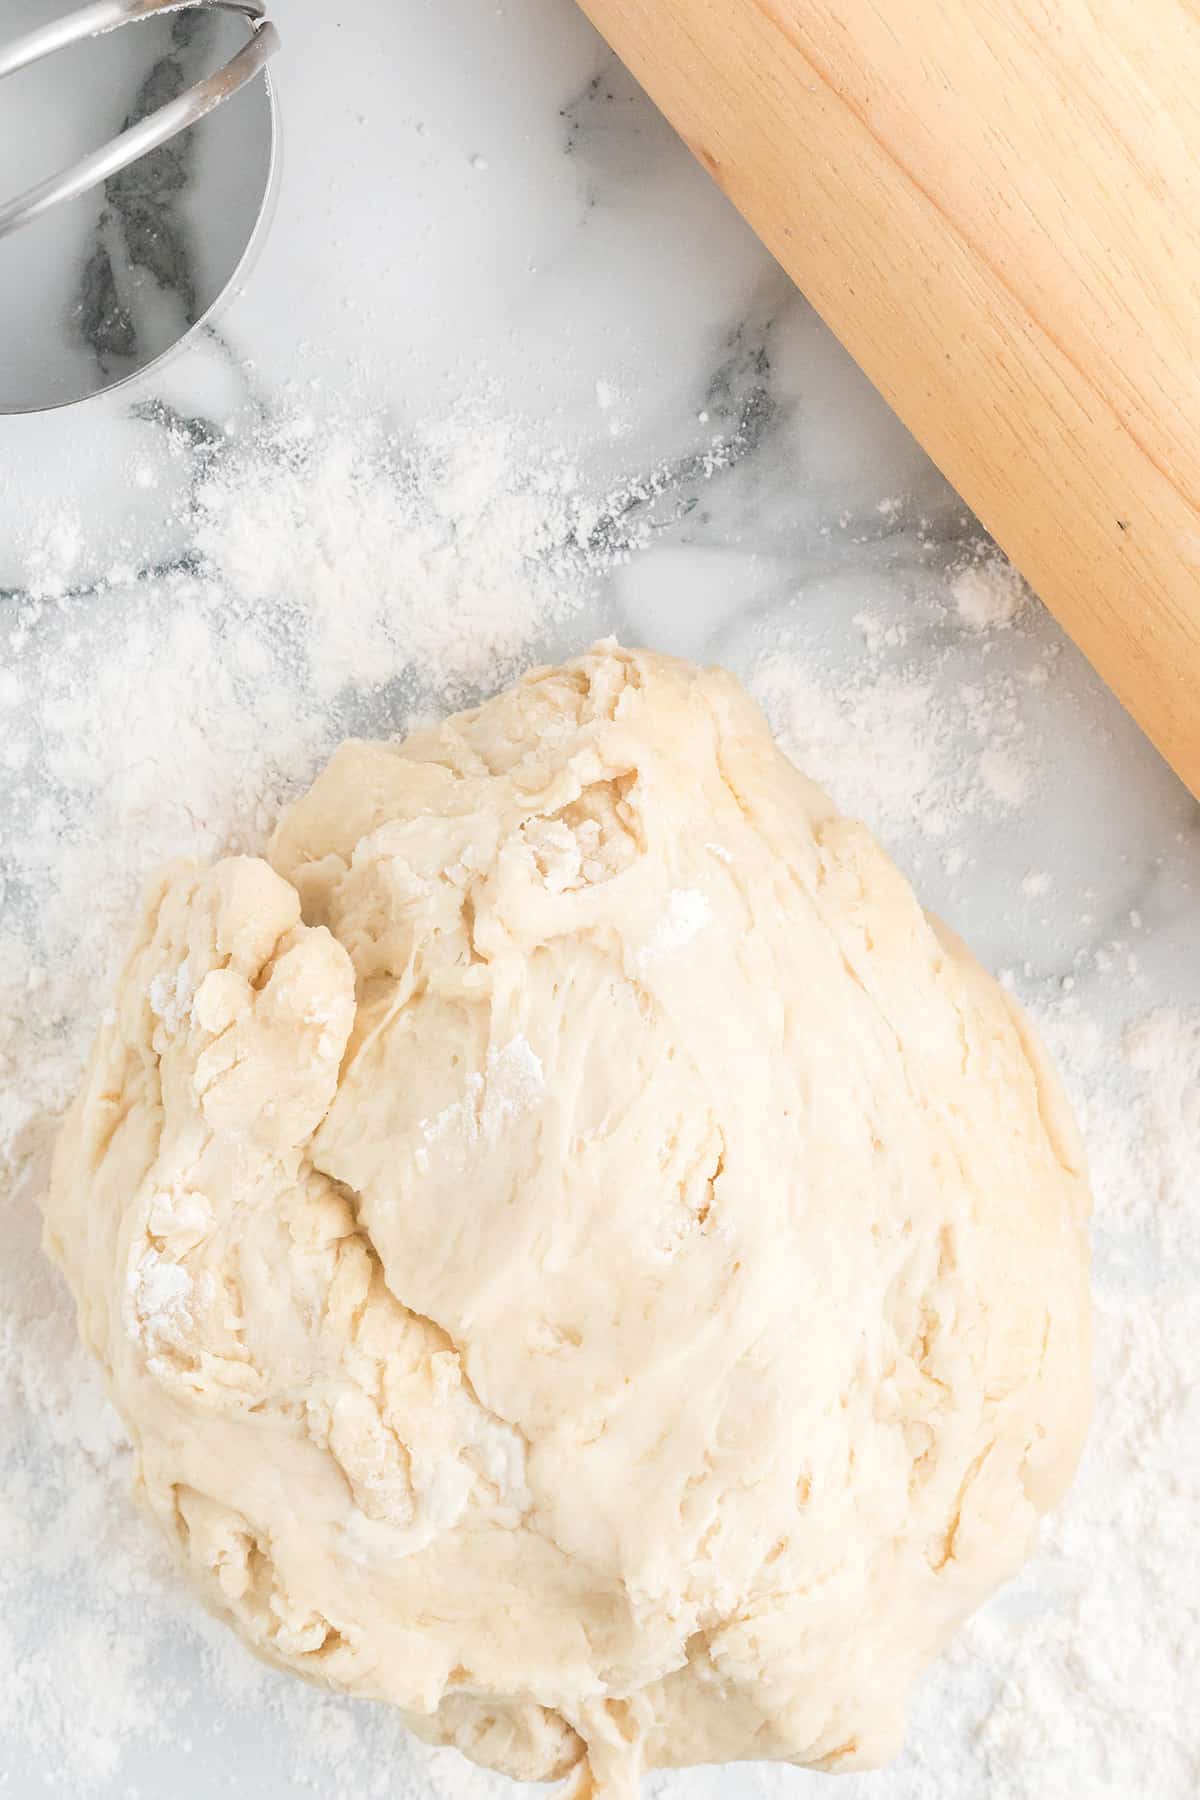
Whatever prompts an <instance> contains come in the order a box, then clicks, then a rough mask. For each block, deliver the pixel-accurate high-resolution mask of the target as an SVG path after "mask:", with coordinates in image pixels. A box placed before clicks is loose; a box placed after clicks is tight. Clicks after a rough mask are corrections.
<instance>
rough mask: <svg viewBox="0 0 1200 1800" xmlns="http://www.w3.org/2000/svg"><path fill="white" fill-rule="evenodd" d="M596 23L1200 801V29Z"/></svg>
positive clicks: (1080, 1)
mask: <svg viewBox="0 0 1200 1800" xmlns="http://www.w3.org/2000/svg"><path fill="white" fill-rule="evenodd" d="M582 3H583V7H584V11H585V12H586V13H588V15H589V16H590V17H591V18H592V19H593V21H594V22H595V24H596V25H597V26H598V27H599V28H600V30H601V31H602V32H603V33H604V34H605V36H606V37H607V38H608V39H609V41H610V42H611V44H612V45H613V47H614V49H615V50H616V51H617V53H618V54H619V55H620V56H621V58H622V59H623V60H624V61H625V62H626V63H627V64H628V66H629V68H630V69H631V70H632V72H633V74H634V75H635V76H636V77H637V79H638V80H639V81H640V82H641V83H642V84H643V86H644V87H645V88H646V90H647V91H648V93H649V94H650V95H651V96H652V98H653V99H654V100H655V101H656V102H657V103H658V105H659V106H660V107H661V108H662V110H663V111H664V112H665V113H666V115H667V117H668V118H669V119H670V120H671V121H672V122H673V123H674V125H675V126H676V127H677V129H678V130H679V131H680V132H681V133H682V135H683V137H684V138H685V140H686V141H687V142H688V144H689V145H690V146H691V148H692V150H693V151H694V152H695V154H696V155H697V156H698V157H699V159H700V161H701V162H702V163H703V164H704V166H705V167H706V168H707V169H708V170H709V171H710V173H711V174H712V175H713V176H714V178H715V179H716V180H717V181H718V182H719V183H720V185H721V186H722V187H723V188H724V190H725V192H726V193H727V194H728V195H729V196H730V198H731V199H732V200H733V202H734V203H735V205H736V206H737V207H738V208H739V210H740V211H741V212H742V213H743V214H744V215H745V217H746V218H747V220H748V221H749V222H750V224H751V225H752V226H753V227H754V229H755V230H756V231H757V232H758V234H759V236H760V237H761V238H762V239H763V241H764V242H765V243H766V244H767V245H768V247H769V248H770V249H771V250H772V251H773V252H774V254H775V255H776V256H777V257H778V259H779V261H780V262H781V263H782V264H783V266H784V267H785V268H786V269H787V270H788V272H789V273H790V274H791V275H792V277H793V278H794V279H795V281H796V282H797V283H798V285H799V286H800V288H801V289H802V290H803V292H804V293H805V294H806V295H807V296H808V297H809V299H810V300H811V301H812V302H813V304H814V305H815V306H816V308H817V310H818V311H819V312H820V313H821V315H822V317H823V318H824V319H825V320H826V322H827V323H828V324H829V325H830V326H831V328H832V329H833V330H834V331H835V332H836V333H837V335H838V336H839V337H840V338H841V340H842V342H843V343H844V344H845V345H846V346H847V348H848V349H849V350H850V352H851V354H852V355H853V356H854V357H855V359H856V360H857V361H858V362H859V363H860V364H861V366H862V368H863V369H864V370H865V371H866V373H867V374H868V375H869V376H870V378H871V380H872V381H873V382H874V383H875V384H876V386H877V387H878V388H879V389H880V390H881V391H882V393H883V394H884V395H885V396H886V398H887V399H888V401H889V402H890V403H891V405H892V406H893V407H894V408H895V410H896V412H897V413H899V415H900V417H901V418H902V419H903V420H904V421H905V423H906V424H907V425H908V427H909V428H910V430H911V431H912V432H913V433H914V434H915V436H916V437H917V438H918V439H919V440H920V442H921V443H922V444H923V445H924V446H925V448H926V450H927V451H928V452H929V454H930V455H931V456H932V457H933V459H934V461H935V462H936V463H937V464H938V466H939V467H940V468H941V469H942V470H943V472H944V473H945V474H946V476H947V477H948V478H949V479H950V481H951V482H953V484H954V485H955V487H956V488H957V489H958V491H959V492H960V493H961V494H962V495H963V497H964V499H966V500H967V502H968V503H969V504H970V506H971V507H972V508H973V509H974V510H975V512H977V513H978V515H979V517H980V518H981V519H982V520H983V522H984V524H985V525H986V526H987V527H988V529H989V530H990V531H991V532H992V533H993V534H994V536H995V537H996V538H997V540H998V541H999V542H1000V543H1001V544H1002V545H1003V547H1004V549H1005V550H1006V551H1007V552H1008V554H1009V555H1010V556H1011V557H1012V558H1013V560H1014V562H1016V564H1017V565H1018V567H1019V568H1020V569H1021V570H1022V571H1023V572H1024V574H1025V575H1026V576H1027V577H1028V579H1029V581H1030V582H1031V583H1032V585H1033V587H1034V588H1035V590H1036V591H1037V592H1038V593H1039V594H1040V595H1041V596H1042V598H1043V599H1044V600H1045V601H1046V603H1047V605H1048V606H1050V607H1051V609H1052V610H1053V611H1054V612H1055V614H1056V615H1057V617H1058V618H1059V619H1060V620H1061V622H1062V624H1063V625H1064V626H1065V628H1066V629H1067V630H1068V631H1069V632H1070V633H1071V635H1072V636H1073V637H1074V638H1075V640H1076V642H1077V643H1078V644H1079V645H1080V646H1081V647H1082V649H1083V650H1084V652H1085V654H1086V655H1087V656H1088V657H1089V658H1090V659H1091V661H1092V663H1093V664H1094V665H1095V667H1096V668H1097V669H1098V670H1099V671H1100V673H1101V674H1102V675H1103V676H1104V678H1105V679H1106V680H1107V681H1108V682H1109V683H1110V685H1111V686H1112V687H1113V688H1114V689H1115V690H1116V692H1117V693H1118V694H1119V695H1120V697H1121V699H1122V700H1123V701H1124V703H1125V704H1126V706H1127V707H1128V708H1129V710H1130V711H1131V712H1132V713H1133V715H1134V716H1135V718H1137V719H1138V720H1139V721H1140V723H1141V725H1142V726H1143V728H1144V729H1145V731H1146V732H1147V733H1148V734H1149V736H1150V737H1151V738H1152V739H1153V740H1154V742H1155V743H1156V744H1157V745H1158V747H1159V749H1160V750H1161V751H1162V753H1163V755H1164V756H1166V757H1167V759H1168V760H1169V761H1170V762H1171V763H1172V764H1173V765H1174V767H1175V768H1176V770H1177V771H1178V772H1179V774H1180V775H1181V776H1182V777H1183V779H1184V780H1185V781H1186V782H1188V784H1189V785H1190V786H1191V788H1192V790H1193V792H1194V793H1197V794H1200V6H1198V5H1196V4H1194V3H1192V4H1189V3H1185V0H582Z"/></svg>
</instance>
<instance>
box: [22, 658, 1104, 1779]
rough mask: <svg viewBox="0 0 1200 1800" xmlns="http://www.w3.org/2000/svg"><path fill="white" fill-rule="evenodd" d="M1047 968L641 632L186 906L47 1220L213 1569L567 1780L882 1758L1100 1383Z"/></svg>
mask: <svg viewBox="0 0 1200 1800" xmlns="http://www.w3.org/2000/svg"><path fill="white" fill-rule="evenodd" d="M1087 1212H1088V1194H1087V1185H1086V1179H1085V1174H1084V1169H1083V1157H1082V1154H1081V1150H1080V1146H1079V1143H1078V1140H1077V1136H1076V1133H1075V1130H1074V1127H1073V1124H1072V1121H1071V1118H1070V1115H1069V1112H1068V1110H1067V1108H1066V1106H1065V1103H1064V1101H1063V1098H1062V1096H1061V1093H1060V1090H1059V1087H1058V1084H1057V1081H1056V1079H1055V1077H1054V1075H1053V1073H1052V1072H1051V1070H1050V1069H1049V1067H1048V1066H1047V1063H1046V1061H1045V1058H1044V1056H1043V1054H1042V1052H1041V1051H1040V1049H1039V1047H1038V1045H1037V1042H1036V1040H1035V1039H1034V1037H1033V1034H1032V1032H1031V1030H1030V1027H1029V1025H1028V1023H1027V1021H1026V1020H1025V1019H1024V1017H1023V1016H1022V1014H1021V1013H1020V1011H1019V1010H1018V1008H1017V1007H1016V1006H1015V1005H1014V1004H1013V1002H1012V1001H1011V1000H1010V999H1009V998H1008V997H1007V996H1006V995H1005V994H1004V993H1002V992H1001V990H1000V988H999V987H998V986H996V985H995V983H993V982H992V981H991V979H990V978H989V977H988V976H987V975H985V974H984V973H983V972H982V971H981V970H980V969H979V967H978V966H977V965H976V963H975V962H973V961H972V959H971V958H970V956H969V955H968V954H967V952H966V951H965V950H964V949H963V947H962V946H961V945H960V944H959V943H958V942H957V941H956V940H955V939H954V938H953V937H951V936H950V935H949V934H948V933H947V932H945V931H944V930H943V929H942V928H941V927H940V926H939V925H938V924H937V923H936V922H934V921H932V920H930V919H928V918H927V917H926V916H925V915H924V914H923V913H922V911H921V908H920V907H919V905H918V904H917V902H916V900H915V899H914V898H913V895H912V892H911V890H910V889H909V887H908V885H907V883H906V882H905V881H904V880H903V879H902V878H901V876H900V875H899V874H898V873H897V871H896V870H895V868H894V867H893V866H892V864H891V863H890V862H889V861H888V859H887V857H886V856H884V855H883V853H882V852H881V851H880V850H879V848H878V847H877V846H876V844H875V843H874V842H873V840H872V839H871V837H870V836H869V835H868V833H867V832H866V831H865V830H864V828H863V827H862V826H861V825H858V824H854V823H851V822H849V821H848V820H846V819H843V818H841V817H839V816H838V814H837V813H836V812H835V811H834V809H833V807H832V806H831V805H830V803H829V801H828V800H827V799H826V797H825V796H824V794H822V793H821V792H820V791H819V790H818V789H817V788H815V787H814V786H813V785H812V784H811V783H810V782H809V781H807V780H806V779H805V778H804V776H803V775H800V774H798V773H797V771H796V770H795V769H794V768H793V767H792V766H791V765H790V764H789V763H788V762H787V761H786V760H785V759H784V757H783V756H782V755H781V754H780V753H779V751H778V750H777V749H776V748H775V746H774V744H773V743H772V741H771V738H770V736H769V734H768V732H767V729H766V726H765V724H764V722H763V719H762V717H761V716H760V714H759V713H758V711H757V709H756V708H755V707H754V706H753V705H752V704H751V702H750V701H749V700H748V699H747V697H746V696H745V694H744V693H743V692H742V691H741V689H740V688H739V687H738V686H737V684H736V683H735V682H734V681H733V680H732V679H731V678H730V677H728V676H726V675H722V674H718V673H702V672H701V671H699V670H697V669H694V668H691V667H689V666H687V665H686V664H683V663H678V662H673V661H669V660H667V659H665V658H662V657H658V656H652V655H647V654H632V653H627V652H625V651H622V650H618V649H616V648H615V647H614V646H612V645H611V644H608V645H601V646H599V647H598V648H597V649H596V650H594V651H593V652H592V653H591V654H589V655H587V656H585V657H582V658H580V659H579V660H578V661H577V662H574V663H571V664H570V665H568V666H567V667H565V668H562V669H539V670H536V671H534V672H533V673H532V674H530V675H528V676H526V678H525V679H524V680H523V681H521V682H520V683H519V684H518V686H517V687H515V688H514V689H512V690H511V691H509V692H507V693H504V694H501V695H500V696H499V697H498V698H497V699H495V700H492V701H491V702H490V703H489V704H488V705H486V706H484V707H482V708H480V709H479V710H478V711H476V712H472V713H466V714H463V715H462V716H461V717H458V718H453V719H449V720H447V721H446V723H445V724H442V725H439V726H437V727H435V728H434V729H432V730H425V731H420V732H418V733H417V734H416V735H414V736H413V737H411V738H409V739H408V740H407V742H405V743H403V744H400V745H395V744H367V743H350V744H347V745H345V746H344V747H343V748H342V749H341V750H339V751H338V753H337V755H336V756H335V757H334V758H333V761H332V762H331V763H330V765H329V767H328V768H327V769H326V771H325V773H324V774H323V775H322V776H321V777H320V779H319V780H318V781H317V782H316V784H315V786H314V787H313V789H312V791H311V792H310V793H309V794H308V795H307V797H306V798H305V799H303V800H301V801H300V802H299V803H298V804H297V805H296V806H294V807H293V808H292V810H291V812H290V813H289V814H288V815H287V816H286V818H285V819H284V820H283V822H282V824H281V825H280V827H279V830H278V831H277V832H276V834H275V838H274V841H273V843H272V846H271V850H270V855H269V858H268V860H266V861H259V860H255V859H253V858H234V859H231V860H229V861H225V862H222V863H219V864H218V865H217V866H216V867H215V868H212V869H201V868H197V867H194V866H191V865H189V866H185V867H175V868H173V869H171V870H170V871H168V872H167V873H166V874H165V875H164V876H163V877H162V878H161V879H160V880H159V881H158V882H157V883H156V885H155V886H154V887H153V888H152V890H151V892H150V895H149V900H148V904H147V908H146V913H145V918H144V921H143V923H142V927H141V933H140V936H139V938H138V941H137V944H136V947H135V948H134V950H133V953H132V955H131V957H130V959H129V963H128V966H127V968H126V970H125V974H124V978H123V980H122V983H121V988H120V993H119V997H118V1002H117V1007H116V1010H115V1013H114V1014H113V1015H111V1016H110V1022H109V1023H107V1024H106V1025H105V1026H104V1028H103V1030H102V1031H101V1034H100V1038H99V1042H98V1044H97V1046H96V1050H95V1053H94V1055H93V1059H92V1063H91V1066H90V1069H89V1072H88V1075H87V1079H86V1082H85V1085H84V1089H83V1092H82V1094H81V1095H80V1097H79V1099H78V1100H77V1101H76V1103H75V1106H74V1108H73V1110H72V1112H71V1114H70V1116H69V1119H68V1121H67V1124H66V1128H65V1130H64V1132H63V1135H62V1139H61V1142H60V1145H59V1150H58V1157H57V1162H56V1166H55V1171H54V1180H53V1191H52V1193H51V1196H50V1200H49V1205H48V1219H47V1242H48V1245H49V1247H50V1249H51V1251H52V1252H53V1254H54V1256H55V1257H56V1258H57V1259H58V1261H59V1262H60V1263H61V1264H62V1266H63V1268H64V1269H65V1270H66V1273H67V1276H68V1278H69V1280H70V1282H71V1285H72V1287H73V1289H74V1291H75V1294H76V1297H77V1299H78V1302H79V1314H80V1320H81V1326H82V1330H83V1332H84V1334H85V1336H86V1338H87V1340H88V1342H89V1343H90V1344H91V1346H92V1348H93V1349H94V1350H95V1352H96V1354H97V1356H98V1357H99V1358H100V1359H101V1361H102V1362H103V1364H104V1365H105V1368H106V1369H107V1370H108V1374H109V1379H110V1384H111V1390H112V1393H113V1397H114V1399H115V1400H116V1402H117V1404H118V1406H119V1407H120V1408H121V1410H122V1412H123V1414H124V1416H125V1418H126V1420H127V1421H128V1423H129V1427H130V1430H131V1432H132V1436H133V1440H134V1443H135V1445H136V1447H137V1457H138V1467H139V1487H140V1489H141V1492H142V1495H143V1497H144V1499H145V1500H146V1502H147V1503H148V1505H149V1507H150V1508H151V1510H152V1511H153V1513H154V1514H155V1516H156V1517H157V1519H158V1520H159V1521H160V1523H161V1525H162V1528H163V1530H164V1531H165V1532H166V1533H167V1535H168V1537H169V1538H170V1539H171V1540H172V1542H173V1543H174V1545H175V1547H176V1549H177V1551H178V1553H179V1556H180V1558H181V1560H182V1562H183V1564H184V1565H185V1567H186V1568H187V1569H188V1571H189V1572H190V1574H191V1575H192V1576H193V1577H194V1579H195V1581H196V1582H197V1584H198V1585H199V1587H200V1590H201V1592H202V1593H203V1595H204V1596H205V1598H206V1599H207V1601H208V1603H209V1604H210V1605H211V1606H212V1607H213V1608H214V1609H215V1610H216V1611H217V1612H218V1613H220V1614H221V1615H223V1616H224V1617H225V1618H227V1619H229V1620H230V1621H231V1622H232V1623H233V1624H235V1625H236V1627H237V1628H238V1630H239V1631H240V1632H241V1633H242V1634H243V1636H244V1637H245V1638H246V1639H247V1640H248V1641H249V1643H250V1644H251V1645H253V1647H254V1648H255V1649H256V1650H258V1651H260V1652H261V1653H262V1654H263V1655H264V1656H267V1657H269V1658H270V1659H271V1660H272V1661H274V1662H277V1663H280V1664H283V1665H285V1666H287V1667H288V1668H291V1669H294V1670H297V1671H298V1672H300V1673H302V1674H305V1675H308V1676H311V1677H313V1678H315V1679H318V1680H320V1681H323V1682H327V1683H329V1684H331V1685H333V1686H335V1687H337V1688H341V1689H345V1690H346V1691H348V1692H351V1693H355V1694H363V1695H371V1696H376V1697H377V1698H379V1699H382V1700H388V1701H391V1702H392V1703H394V1704H395V1705H396V1706H399V1707H402V1708H403V1709H404V1711H405V1713H406V1714H407V1715H408V1718H409V1720H410V1721H411V1723H412V1726H413V1728H414V1729H415V1730H416V1731H418V1732H420V1733H421V1735H422V1736H424V1737H426V1738H428V1739H431V1740H434V1741H437V1742H451V1743H454V1744H457V1745H458V1746H459V1747H460V1748H461V1749H463V1750H464V1751H466V1753H467V1754H468V1755H469V1756H471V1757H474V1758H476V1759H477V1760H478V1761H479V1762H482V1763H484V1764H487V1765H490V1766H492V1767H494V1768H498V1769H503V1770H506V1771H508V1772H509V1773H512V1774H515V1775H519V1776H525V1777H530V1778H544V1777H548V1776H556V1775H562V1774H565V1773H566V1772H567V1771H569V1770H571V1769H573V1768H575V1767H576V1766H578V1775H577V1778H576V1786H577V1787H578V1788H580V1789H582V1788H584V1787H585V1786H586V1784H587V1782H588V1780H589V1779H591V1780H593V1781H595V1782H596V1783H597V1784H598V1785H600V1786H601V1787H612V1788H625V1787H627V1786H628V1784H629V1783H630V1782H631V1780H632V1778H633V1777H634V1776H635V1775H636V1772H637V1771H638V1769H639V1768H641V1767H649V1766H655V1765H668V1764H683V1763H693V1762H708V1761H717V1760H725V1759H733V1758H742V1757H775V1758H789V1759H791V1760H793V1761H796V1762H800V1763H806V1764H811V1765H813V1766H815V1767H819V1768H825V1769H849V1768H865V1767H870V1766H872V1765H874V1764H877V1763H879V1762H881V1761H883V1760H884V1759H885V1758H887V1757H889V1756H891V1755H892V1753H893V1752H894V1751H895V1750H896V1748H897V1746H898V1745H899V1743H900V1740H901V1735H902V1731H903V1724H904V1707H905V1701H906V1697H907V1695H908V1692H909V1689H910V1687H911V1685H912V1683H913V1681H914V1678H915V1677H916V1676H917V1675H918V1674H919V1672H920V1671H921V1669H922V1668H923V1667H924V1666H925V1665H926V1664H927V1663H928V1662H929V1660H930V1658H931V1657H933V1656H934V1655H935V1653H936V1652H937V1651H938V1649H939V1648H940V1646H942V1645H943V1644H945V1642H946V1641H947V1639H948V1638H949V1636H950V1635H951V1633H952V1632H953V1631H954V1629H955V1627H956V1626H957V1625H958V1624H959V1622H960V1621H961V1620H962V1619H963V1617H964V1616H965V1615H966V1614H967V1613H969V1612H970V1611H971V1609H972V1608H973V1607H975V1606H978V1605H979V1603H980V1602H981V1601H982V1600H983V1599H984V1598H985V1597H986V1596H987V1595H988V1594H989V1593H990V1592H991V1591H992V1589H993V1588H995V1586H996V1585H997V1583H998V1582H1000V1581H1003V1580H1004V1579H1005V1578H1006V1577H1007V1576H1009V1575H1011V1574H1012V1573H1013V1571H1014V1570H1015V1569H1016V1568H1017V1566H1018V1565H1019V1564H1020V1562H1021V1561H1022V1559H1023V1558H1024V1557H1025V1556H1026V1554H1027V1553H1028V1551H1029V1549H1030V1546H1031V1543H1032V1540H1033V1537H1034V1533H1035V1528H1036V1525H1037V1521H1038V1518H1039V1515H1040V1514H1041V1513H1043V1512H1044V1511H1045V1510H1046V1508H1047V1507H1049V1506H1051V1505H1053V1504H1054V1502H1055V1501H1057V1500H1058V1498H1059V1496H1060V1495H1061V1494H1062V1492H1063V1490H1064V1488H1065V1486H1066V1484H1067V1481H1068V1479H1069V1478H1070V1475H1071V1473H1072V1471H1073V1469H1074V1467H1075V1463H1076V1461H1077V1458H1078V1456H1079V1452H1080V1448H1081V1444H1082V1440H1083V1437H1084V1433H1085V1429H1086V1423H1087V1415H1088V1406H1089V1378H1088V1368H1089V1308H1088V1293H1087V1252H1086V1247H1085V1226H1086V1216H1087Z"/></svg>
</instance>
